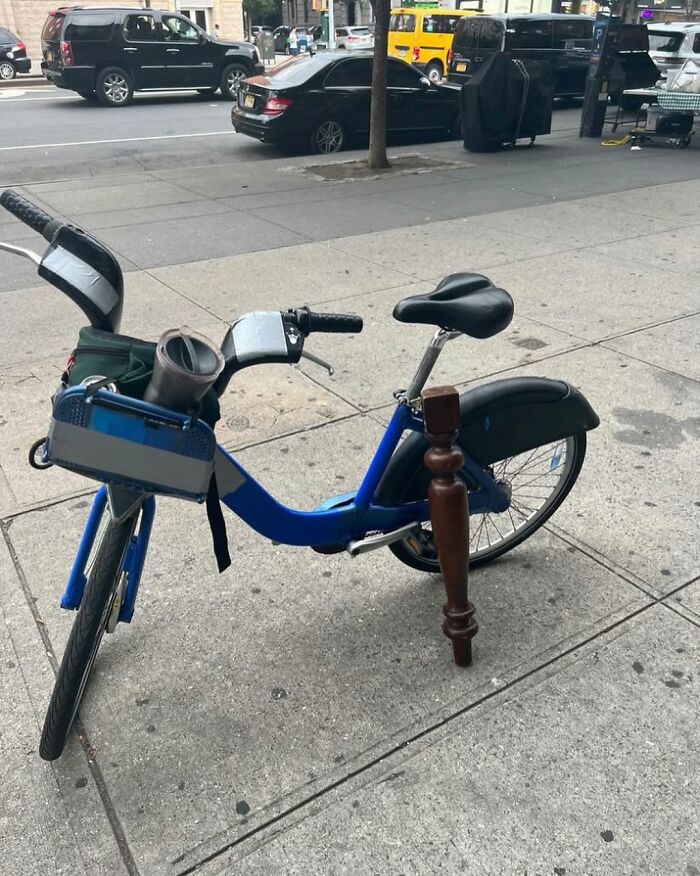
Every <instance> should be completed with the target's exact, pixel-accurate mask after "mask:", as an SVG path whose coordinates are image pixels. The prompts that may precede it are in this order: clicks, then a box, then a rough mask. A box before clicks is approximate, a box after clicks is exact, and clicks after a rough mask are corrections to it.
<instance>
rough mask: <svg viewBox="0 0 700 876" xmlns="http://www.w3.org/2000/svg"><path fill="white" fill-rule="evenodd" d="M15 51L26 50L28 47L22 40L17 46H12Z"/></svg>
mask: <svg viewBox="0 0 700 876" xmlns="http://www.w3.org/2000/svg"><path fill="white" fill-rule="evenodd" d="M12 51H13V52H26V51H27V47H26V46H25V45H24V43H23V42H22V41H20V42H18V43H17V45H16V46H12Z"/></svg>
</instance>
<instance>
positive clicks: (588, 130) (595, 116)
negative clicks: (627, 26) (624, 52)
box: [579, 12, 621, 137]
mask: <svg viewBox="0 0 700 876" xmlns="http://www.w3.org/2000/svg"><path fill="white" fill-rule="evenodd" d="M620 23H621V21H620V18H619V17H618V16H615V15H613V16H610V15H603V14H602V13H601V12H599V13H598V15H596V19H595V23H594V25H593V45H592V47H591V62H590V64H589V67H588V76H587V78H586V93H585V96H584V99H583V112H582V113H581V127H580V129H579V137H600V135H601V134H602V133H603V125H604V124H605V113H606V111H607V107H608V92H609V80H608V76H609V68H610V62H611V59H612V57H613V55H614V53H615V50H616V48H617V44H618V39H619V33H620Z"/></svg>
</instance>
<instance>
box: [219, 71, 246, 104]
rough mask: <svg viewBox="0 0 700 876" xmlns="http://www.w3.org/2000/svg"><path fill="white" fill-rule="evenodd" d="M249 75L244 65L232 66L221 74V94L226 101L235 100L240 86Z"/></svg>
mask: <svg viewBox="0 0 700 876" xmlns="http://www.w3.org/2000/svg"><path fill="white" fill-rule="evenodd" d="M248 75H249V73H248V71H247V69H246V68H245V67H244V66H243V65H242V64H230V65H229V66H228V67H226V69H225V70H224V71H223V73H222V74H221V93H222V94H223V96H224V97H225V98H226V100H235V99H236V97H237V96H238V86H239V85H240V84H241V82H242V81H243V80H244V79H245V78H247V76H248Z"/></svg>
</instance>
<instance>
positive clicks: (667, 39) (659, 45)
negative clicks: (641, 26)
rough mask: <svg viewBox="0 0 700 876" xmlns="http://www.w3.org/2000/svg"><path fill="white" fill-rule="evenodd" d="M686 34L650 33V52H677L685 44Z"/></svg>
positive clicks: (676, 32) (672, 32)
mask: <svg viewBox="0 0 700 876" xmlns="http://www.w3.org/2000/svg"><path fill="white" fill-rule="evenodd" d="M684 36H685V34H684V33H682V32H681V33H679V32H678V31H677V30H671V31H669V30H664V31H654V30H650V31H649V50H650V51H652V52H677V51H678V50H679V49H680V47H681V43H682V42H683V37H684Z"/></svg>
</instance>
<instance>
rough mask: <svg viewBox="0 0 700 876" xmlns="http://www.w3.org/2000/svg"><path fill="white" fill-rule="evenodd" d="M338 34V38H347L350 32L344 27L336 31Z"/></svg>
mask: <svg viewBox="0 0 700 876" xmlns="http://www.w3.org/2000/svg"><path fill="white" fill-rule="evenodd" d="M336 34H337V36H347V35H348V32H347V31H346V30H345V28H344V27H339V28H338V30H336Z"/></svg>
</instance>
